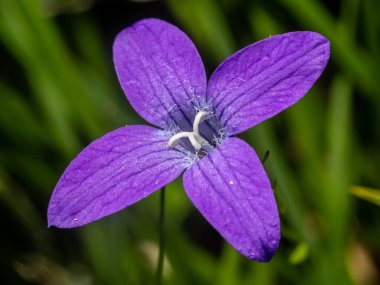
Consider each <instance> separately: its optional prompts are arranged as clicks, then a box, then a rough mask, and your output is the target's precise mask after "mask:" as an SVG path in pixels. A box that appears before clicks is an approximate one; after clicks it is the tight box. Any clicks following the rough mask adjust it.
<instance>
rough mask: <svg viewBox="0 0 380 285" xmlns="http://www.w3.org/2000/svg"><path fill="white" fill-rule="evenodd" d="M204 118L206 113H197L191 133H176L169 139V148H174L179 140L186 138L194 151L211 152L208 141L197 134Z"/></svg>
mask: <svg viewBox="0 0 380 285" xmlns="http://www.w3.org/2000/svg"><path fill="white" fill-rule="evenodd" d="M206 116H207V113H206V112H205V111H199V112H198V113H197V114H196V116H195V118H194V123H193V131H192V132H179V133H176V134H175V135H173V136H172V137H171V138H170V139H169V141H168V145H169V147H174V146H175V145H176V143H178V141H179V140H180V139H181V138H188V139H189V141H190V143H191V145H192V146H193V147H194V149H195V150H196V151H199V150H201V149H203V150H205V151H206V152H209V151H211V150H212V149H213V147H212V146H211V145H210V144H209V143H208V141H207V140H206V139H205V138H204V137H202V135H201V134H200V132H199V124H200V122H201V121H202V120H204V119H205V117H206Z"/></svg>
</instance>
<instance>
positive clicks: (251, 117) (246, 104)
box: [207, 32, 330, 135]
mask: <svg viewBox="0 0 380 285" xmlns="http://www.w3.org/2000/svg"><path fill="white" fill-rule="evenodd" d="M329 56H330V44H329V41H328V40H327V39H326V38H325V37H323V36H321V35H320V34H318V33H314V32H292V33H287V34H282V35H276V36H272V37H269V38H267V39H265V40H262V41H259V42H257V43H255V44H252V45H250V46H247V47H246V48H244V49H242V50H240V51H238V52H237V53H235V54H234V55H232V56H231V57H229V58H228V59H226V60H225V61H224V62H223V63H222V64H221V65H220V66H219V67H218V68H217V69H216V71H215V72H214V74H213V75H212V76H211V79H210V82H209V86H208V89H207V99H208V101H209V102H211V103H212V104H213V106H214V108H215V111H216V114H217V116H218V117H219V118H220V122H221V123H222V124H224V126H225V131H226V133H227V134H228V135H233V134H237V133H240V132H243V131H245V130H247V129H249V128H251V127H252V126H254V125H257V124H258V123H260V122H262V121H264V120H266V119H268V118H270V117H272V116H274V115H276V114H278V113H279V112H281V111H283V110H284V109H286V108H288V107H289V106H291V105H293V104H294V103H296V102H297V101H298V100H299V99H301V98H302V97H303V96H304V95H305V94H306V93H307V91H308V90H309V89H310V88H311V86H312V85H313V83H314V82H315V81H316V80H317V79H318V77H319V76H320V75H321V73H322V71H323V70H324V68H325V66H326V64H327V61H328V59H329Z"/></svg>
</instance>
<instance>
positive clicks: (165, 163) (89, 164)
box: [48, 19, 330, 262]
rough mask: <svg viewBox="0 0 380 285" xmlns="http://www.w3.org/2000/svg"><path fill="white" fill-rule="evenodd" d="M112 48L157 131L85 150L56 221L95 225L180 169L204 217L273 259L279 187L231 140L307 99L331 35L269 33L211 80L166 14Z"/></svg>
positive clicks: (54, 203) (235, 242) (120, 134)
mask: <svg viewBox="0 0 380 285" xmlns="http://www.w3.org/2000/svg"><path fill="white" fill-rule="evenodd" d="M113 51H114V63H115V67H116V72H117V75H118V77H119V80H120V84H121V86H122V88H123V90H124V92H125V94H126V96H127V98H128V100H129V102H130V103H131V105H132V106H133V108H134V109H135V110H136V111H137V112H138V113H139V114H140V115H141V116H142V117H143V118H144V119H145V120H146V121H148V122H149V123H151V124H152V125H155V126H156V127H150V126H140V125H137V126H127V127H122V128H119V129H117V130H115V131H112V132H110V133H108V134H106V135H105V136H103V137H101V138H99V139H97V140H95V141H94V142H93V143H91V144H90V145H89V146H88V147H86V148H85V149H84V150H83V151H82V152H81V153H80V154H79V155H78V156H77V157H76V158H75V159H74V160H73V161H72V162H71V164H70V165H69V166H68V168H67V169H66V170H65V172H64V173H63V175H62V177H61V178H60V180H59V182H58V184H57V186H56V188H55V190H54V193H53V195H52V197H51V200H50V204H49V209H48V222H49V226H57V227H60V228H72V227H79V226H82V225H85V224H87V223H90V222H93V221H95V220H97V219H100V218H102V217H104V216H107V215H110V214H113V213H115V212H117V211H120V210H122V209H124V208H126V207H127V206H129V205H132V204H133V203H136V202H137V201H139V200H141V199H142V198H145V197H146V196H148V195H149V194H151V193H153V192H154V191H156V190H158V189H160V188H162V187H163V186H165V185H166V184H168V183H170V182H171V181H173V180H174V179H176V178H177V177H178V176H179V175H180V174H181V173H182V172H184V175H183V183H184V188H185V191H186V193H187V195H188V196H189V198H190V200H191V201H192V202H193V204H194V205H195V207H196V208H197V209H198V210H199V211H200V212H201V214H202V215H203V216H204V217H205V218H206V219H207V221H208V222H209V223H210V224H211V225H212V226H213V227H214V228H215V229H216V230H217V231H218V232H219V233H220V234H221V235H222V236H223V237H224V238H225V239H226V240H227V241H228V242H229V243H230V244H231V245H232V246H233V247H234V248H235V249H236V250H237V251H239V252H240V253H241V254H243V255H245V256H246V257H248V258H250V259H252V260H256V261H262V262H265V261H269V260H270V259H271V258H272V257H273V255H274V253H275V251H276V250H277V247H278V244H279V240H280V222H279V215H278V210H277V206H276V202H275V198H274V195H273V191H272V189H271V185H270V182H269V179H268V177H267V174H266V173H265V170H264V168H263V166H262V164H261V162H260V159H259V158H258V156H257V155H256V153H255V151H254V150H253V149H252V148H251V147H250V146H249V145H248V144H247V143H246V142H244V141H243V140H241V139H239V138H235V137H233V136H234V135H236V134H238V133H241V132H243V131H245V130H247V129H249V128H251V127H253V126H255V125H257V124H259V123H260V122H262V121H264V120H266V119H268V118H270V117H272V116H274V115H276V114H278V113H279V112H281V111H282V110H284V109H286V108H288V107H289V106H291V105H293V104H294V103H295V102H297V101H298V100H299V99H300V98H301V97H302V96H304V95H305V94H306V92H307V91H308V90H309V89H310V88H311V86H312V85H313V83H314V82H315V81H316V80H317V79H318V77H319V76H320V75H321V73H322V71H323V69H324V68H325V66H326V64H327V61H328V58H329V52H330V50H329V41H328V40H327V39H326V38H324V37H323V36H321V35H320V34H317V33H314V32H292V33H287V34H282V35H276V36H272V37H269V38H267V39H265V40H262V41H260V42H257V43H255V44H252V45H249V46H247V47H245V48H244V49H242V50H240V51H238V52H237V53H235V54H233V55H232V56H230V57H229V58H228V59H226V60H225V61H224V62H223V63H222V64H221V65H220V66H219V67H218V68H217V69H216V70H215V72H214V73H213V74H212V76H211V78H210V80H209V82H208V85H207V84H206V74H205V70H204V67H203V64H202V61H201V58H200V57H199V54H198V52H197V50H196V48H195V46H194V45H193V43H192V42H191V40H190V39H189V38H188V37H187V36H186V35H185V34H184V33H183V32H182V31H180V30H179V29H178V28H176V27H175V26H173V25H171V24H168V23H166V22H164V21H161V20H157V19H147V20H142V21H139V22H137V23H136V24H134V25H133V26H132V27H129V28H127V29H125V30H124V31H122V32H121V33H120V34H119V35H118V36H117V38H116V40H115V43H114V47H113Z"/></svg>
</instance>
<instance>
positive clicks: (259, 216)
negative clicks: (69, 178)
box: [183, 138, 280, 262]
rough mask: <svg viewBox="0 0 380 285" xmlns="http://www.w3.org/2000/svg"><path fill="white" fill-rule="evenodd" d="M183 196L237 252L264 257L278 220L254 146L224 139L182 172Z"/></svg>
mask: <svg viewBox="0 0 380 285" xmlns="http://www.w3.org/2000/svg"><path fill="white" fill-rule="evenodd" d="M183 180H184V186H185V190H186V193H187V195H188V196H189V198H190V199H191V201H192V202H193V203H194V205H195V207H196V208H197V209H198V210H199V211H200V212H201V214H202V215H203V216H204V217H205V218H206V219H207V220H208V222H209V223H210V224H211V225H212V226H213V227H214V228H215V229H216V230H217V231H218V232H219V233H220V234H221V235H222V236H223V237H224V238H225V239H226V240H227V241H228V242H229V243H230V244H231V245H232V246H233V247H234V248H235V249H236V250H237V251H239V252H240V253H241V254H243V255H245V256H246V257H248V258H250V259H252V260H255V261H261V262H267V261H269V260H270V259H271V258H272V257H273V255H274V253H275V251H276V249H277V247H278V244H279V240H280V221H279V215H278V210H277V206H276V201H275V198H274V195H273V191H272V189H271V185H270V182H269V179H268V177H267V174H266V173H265V170H264V168H263V166H262V164H261V162H260V159H259V158H258V157H257V155H256V153H255V152H254V150H253V149H252V148H251V147H250V146H249V145H248V144H247V143H246V142H244V141H242V140H240V139H238V138H228V139H227V140H226V141H225V142H224V143H223V144H221V145H219V146H218V147H217V148H216V149H214V150H213V151H212V152H211V153H209V154H208V155H207V156H205V157H204V158H202V159H201V160H199V161H198V162H197V163H195V164H194V165H193V166H191V167H190V168H189V169H188V170H187V171H186V172H185V174H184V177H183Z"/></svg>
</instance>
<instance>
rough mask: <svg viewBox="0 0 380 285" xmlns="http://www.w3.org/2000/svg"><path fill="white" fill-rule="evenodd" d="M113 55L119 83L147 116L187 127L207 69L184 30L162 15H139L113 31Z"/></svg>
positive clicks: (203, 87)
mask: <svg viewBox="0 0 380 285" xmlns="http://www.w3.org/2000/svg"><path fill="white" fill-rule="evenodd" d="M113 54H114V63H115V68H116V72H117V75H118V77H119V81H120V84H121V86H122V88H123V90H124V92H125V94H126V96H127V98H128V100H129V101H130V103H131V105H132V106H133V108H134V109H135V110H136V111H137V112H138V113H139V114H140V115H141V116H142V117H143V118H144V119H145V120H147V121H148V122H150V123H152V124H154V125H156V126H159V127H162V128H166V127H168V126H171V125H172V124H173V123H174V124H176V125H178V126H180V127H181V128H182V129H191V126H192V116H194V114H193V113H194V107H193V105H195V106H197V105H199V102H201V101H204V100H205V95H206V74H205V70H204V67H203V63H202V60H201V58H200V56H199V54H198V52H197V50H196V48H195V46H194V44H193V43H192V41H191V40H190V39H189V38H188V37H187V36H186V34H184V33H183V32H182V31H181V30H179V29H178V28H177V27H175V26H173V25H171V24H169V23H166V22H164V21H162V20H158V19H146V20H142V21H139V22H137V23H136V24H134V25H133V26H131V27H129V28H127V29H125V30H123V31H122V32H121V33H120V34H119V35H118V36H117V38H116V40H115V43H114V46H113Z"/></svg>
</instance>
